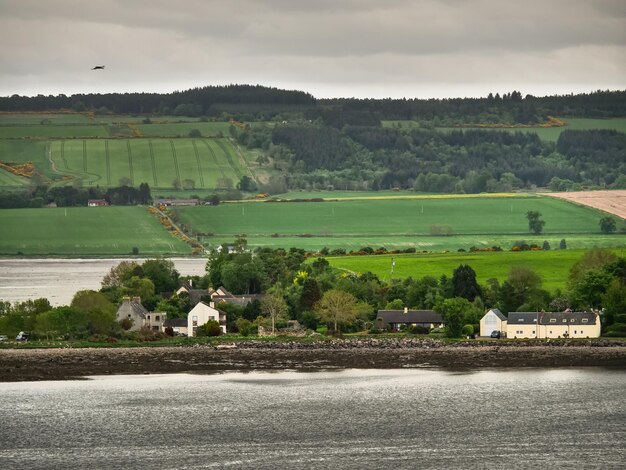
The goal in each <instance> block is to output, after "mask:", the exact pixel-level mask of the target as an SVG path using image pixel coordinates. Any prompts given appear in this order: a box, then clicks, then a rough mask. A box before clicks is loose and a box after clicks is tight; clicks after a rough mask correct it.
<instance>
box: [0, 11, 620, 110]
mask: <svg viewBox="0 0 626 470" xmlns="http://www.w3.org/2000/svg"><path fill="white" fill-rule="evenodd" d="M95 65H105V66H106V68H105V69H104V70H93V71H92V70H91V68H92V67H93V66H95ZM233 83H237V84H253V85H256V84H260V85H265V86H272V87H278V88H285V89H297V90H303V91H306V92H309V93H311V94H312V95H314V96H316V97H318V98H332V97H357V98H387V97H391V98H402V97H406V98H445V97H469V96H487V94H488V93H490V92H493V93H494V94H495V93H496V92H498V93H501V94H502V93H505V92H510V91H512V90H518V91H520V92H521V93H522V95H526V94H532V95H535V96H545V95H553V94H566V93H581V92H590V91H595V90H598V89H603V90H605V89H610V90H624V89H626V1H624V0H588V1H580V0H524V1H520V0H513V1H510V0H438V1H427V0H230V1H223V0H175V1H171V0H89V1H85V0H77V1H76V0H0V96H10V95H13V94H19V95H28V96H32V95H37V94H43V95H50V94H52V95H57V94H61V93H63V94H66V95H70V94H73V93H108V92H164V93H165V92H171V91H175V90H184V89H188V88H193V87H200V86H207V85H227V84H233Z"/></svg>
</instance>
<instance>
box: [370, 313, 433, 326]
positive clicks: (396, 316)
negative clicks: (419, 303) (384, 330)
mask: <svg viewBox="0 0 626 470" xmlns="http://www.w3.org/2000/svg"><path fill="white" fill-rule="evenodd" d="M378 318H381V319H382V321H383V322H385V323H409V324H410V323H443V318H442V317H441V315H439V314H438V313H436V312H435V311H433V310H409V311H408V312H406V313H404V310H379V311H378V314H377V315H376V319H378Z"/></svg>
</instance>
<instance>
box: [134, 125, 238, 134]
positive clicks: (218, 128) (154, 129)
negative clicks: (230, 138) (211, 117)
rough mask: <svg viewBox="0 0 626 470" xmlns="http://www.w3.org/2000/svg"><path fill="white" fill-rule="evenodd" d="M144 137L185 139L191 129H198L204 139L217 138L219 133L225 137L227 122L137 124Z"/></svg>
mask: <svg viewBox="0 0 626 470" xmlns="http://www.w3.org/2000/svg"><path fill="white" fill-rule="evenodd" d="M137 127H138V128H139V130H140V131H141V133H142V135H144V136H145V137H187V136H189V132H190V131H191V130H193V129H198V130H199V131H200V133H201V134H202V135H203V136H204V137H217V136H218V135H219V134H220V133H222V134H223V135H225V136H227V135H228V128H229V127H230V124H229V123H228V122H171V123H164V124H160V123H153V124H139V125H138V126H137Z"/></svg>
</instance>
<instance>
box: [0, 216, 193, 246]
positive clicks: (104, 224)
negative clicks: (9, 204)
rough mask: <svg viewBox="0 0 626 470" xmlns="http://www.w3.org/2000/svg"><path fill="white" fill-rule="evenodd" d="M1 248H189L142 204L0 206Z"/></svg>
mask: <svg viewBox="0 0 626 470" xmlns="http://www.w3.org/2000/svg"><path fill="white" fill-rule="evenodd" d="M0 226H1V227H2V237H0V254H3V255H16V254H18V252H21V253H23V254H24V255H26V256H32V255H37V256H41V255H95V256H97V255H107V256H109V255H113V256H119V255H128V254H130V253H131V252H132V249H133V247H137V248H139V253H140V254H142V255H151V256H154V255H165V254H168V255H169V254H172V255H182V254H189V253H190V252H191V249H190V248H189V246H188V245H186V244H185V243H183V242H182V241H180V240H179V239H178V238H176V237H174V236H173V235H172V234H170V233H169V232H168V231H166V230H165V229H164V228H163V227H162V226H161V224H160V223H159V221H158V220H157V219H156V217H154V216H152V215H151V214H149V213H148V211H147V210H146V208H145V207H69V208H67V209H65V208H58V209H4V210H2V211H0Z"/></svg>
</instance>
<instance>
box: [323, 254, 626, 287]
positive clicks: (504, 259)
mask: <svg viewBox="0 0 626 470" xmlns="http://www.w3.org/2000/svg"><path fill="white" fill-rule="evenodd" d="M584 253H585V250H570V249H567V250H550V251H525V252H517V253H514V252H497V253H496V252H492V253H429V254H417V255H393V258H394V261H395V266H394V270H393V274H392V273H391V255H379V256H342V257H327V258H326V259H327V260H328V261H329V262H330V264H331V266H333V267H335V268H339V269H342V270H346V271H349V272H354V273H365V272H367V271H370V272H372V273H374V274H376V275H377V276H378V277H379V278H380V279H382V280H389V279H390V278H394V279H404V278H406V277H409V276H411V277H413V278H422V277H424V276H433V277H435V278H437V279H439V278H440V277H441V276H442V275H446V276H448V277H450V276H451V275H452V272H453V271H454V269H456V268H457V267H458V266H459V265H461V264H467V265H469V266H471V267H472V269H473V270H474V271H475V272H476V278H477V280H478V282H479V283H480V284H485V283H486V281H487V280H488V279H490V278H496V279H498V280H499V281H500V282H503V281H504V280H506V278H507V275H508V273H509V271H510V270H511V268H512V267H514V266H527V267H529V268H531V269H532V270H533V271H535V272H537V273H538V274H539V275H540V276H541V278H542V280H543V288H544V289H546V290H548V291H551V292H554V291H555V290H556V289H565V287H566V283H567V278H568V275H569V270H570V268H571V267H572V266H573V265H574V263H576V261H578V260H579V259H580V258H581V257H582V256H583V254H584ZM615 253H616V254H617V255H620V256H623V255H624V253H623V250H615Z"/></svg>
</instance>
